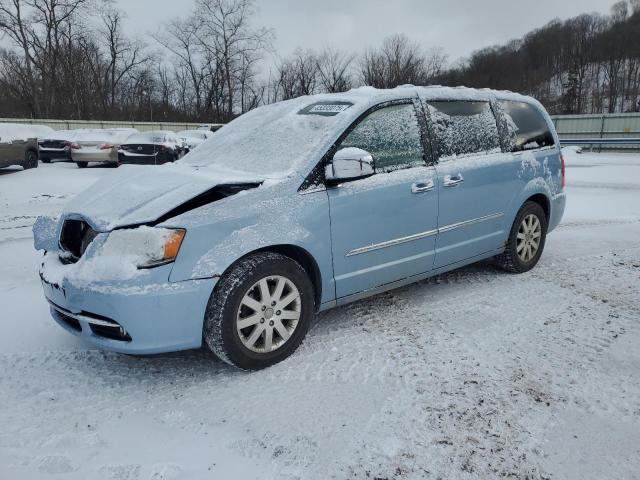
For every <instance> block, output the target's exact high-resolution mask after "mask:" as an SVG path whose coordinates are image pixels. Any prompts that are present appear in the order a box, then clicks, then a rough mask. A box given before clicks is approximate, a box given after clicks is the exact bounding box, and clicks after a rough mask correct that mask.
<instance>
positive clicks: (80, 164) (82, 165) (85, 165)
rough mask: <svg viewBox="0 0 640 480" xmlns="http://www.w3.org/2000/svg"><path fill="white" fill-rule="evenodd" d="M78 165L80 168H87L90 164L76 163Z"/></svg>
mask: <svg viewBox="0 0 640 480" xmlns="http://www.w3.org/2000/svg"><path fill="white" fill-rule="evenodd" d="M76 165H78V168H87V165H89V162H76Z"/></svg>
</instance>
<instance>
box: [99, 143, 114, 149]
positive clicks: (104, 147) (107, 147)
mask: <svg viewBox="0 0 640 480" xmlns="http://www.w3.org/2000/svg"><path fill="white" fill-rule="evenodd" d="M112 148H113V145H111V144H110V143H103V144H102V145H100V150H111V149H112Z"/></svg>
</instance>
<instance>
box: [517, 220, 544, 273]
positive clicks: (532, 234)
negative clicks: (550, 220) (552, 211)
mask: <svg viewBox="0 0 640 480" xmlns="http://www.w3.org/2000/svg"><path fill="white" fill-rule="evenodd" d="M541 238H542V224H541V223H540V220H539V219H538V217H537V216H536V215H534V214H529V215H527V216H526V217H524V218H523V219H522V222H521V223H520V227H519V228H518V235H517V237H516V252H517V253H518V258H520V260H521V261H523V262H524V263H528V262H530V261H531V260H533V259H534V258H535V256H536V254H537V253H538V250H539V249H540V240H541Z"/></svg>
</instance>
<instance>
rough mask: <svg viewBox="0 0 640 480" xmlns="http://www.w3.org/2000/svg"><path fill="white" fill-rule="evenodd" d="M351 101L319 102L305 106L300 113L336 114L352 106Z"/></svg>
mask: <svg viewBox="0 0 640 480" xmlns="http://www.w3.org/2000/svg"><path fill="white" fill-rule="evenodd" d="M352 105H353V103H351V102H317V103H313V104H311V105H308V106H306V107H304V108H303V109H302V110H300V111H299V112H298V114H299V115H324V116H334V115H337V114H339V113H340V112H343V111H345V110H346V109H347V108H349V107H350V106H352Z"/></svg>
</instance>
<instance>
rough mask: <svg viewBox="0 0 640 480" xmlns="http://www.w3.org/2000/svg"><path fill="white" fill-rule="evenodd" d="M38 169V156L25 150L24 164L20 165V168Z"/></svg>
mask: <svg viewBox="0 0 640 480" xmlns="http://www.w3.org/2000/svg"><path fill="white" fill-rule="evenodd" d="M37 167H38V154H37V153H36V152H35V151H33V150H27V152H26V153H25V154H24V163H23V164H22V168H24V169H25V170H28V169H30V168H37Z"/></svg>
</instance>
